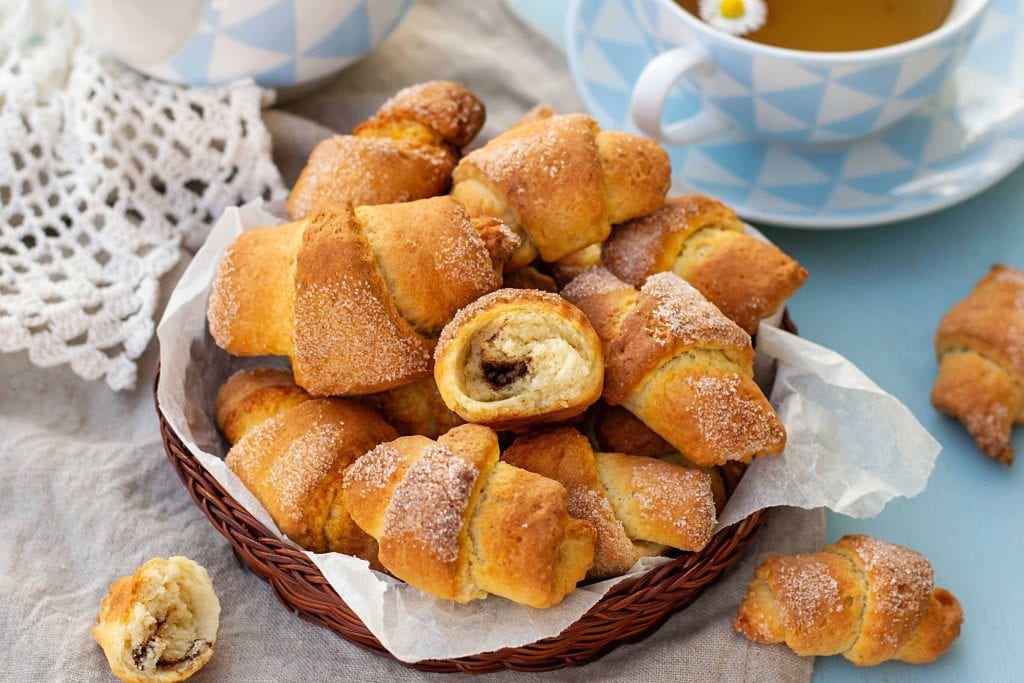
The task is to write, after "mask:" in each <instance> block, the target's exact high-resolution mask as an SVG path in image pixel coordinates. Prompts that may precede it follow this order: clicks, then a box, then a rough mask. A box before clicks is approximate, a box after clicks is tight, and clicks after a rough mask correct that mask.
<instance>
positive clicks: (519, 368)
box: [480, 360, 530, 389]
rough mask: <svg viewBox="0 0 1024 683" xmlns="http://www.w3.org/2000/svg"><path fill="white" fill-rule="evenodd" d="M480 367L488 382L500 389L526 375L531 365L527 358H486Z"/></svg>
mask: <svg viewBox="0 0 1024 683" xmlns="http://www.w3.org/2000/svg"><path fill="white" fill-rule="evenodd" d="M480 369H481V370H482V371H483V375H484V379H485V380H487V383H488V384H490V385H491V386H492V387H494V388H495V389H500V388H502V387H506V386H508V385H509V384H512V383H513V382H515V381H516V380H517V379H519V378H520V377H522V376H523V375H525V374H526V372H527V370H529V369H530V366H529V364H528V363H527V362H526V361H525V360H484V361H482V362H481V363H480Z"/></svg>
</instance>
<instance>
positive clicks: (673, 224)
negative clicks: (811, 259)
mask: <svg viewBox="0 0 1024 683" xmlns="http://www.w3.org/2000/svg"><path fill="white" fill-rule="evenodd" d="M601 258H602V260H603V262H604V266H605V267H606V268H607V269H608V270H610V271H611V272H612V273H614V274H615V275H616V276H617V277H619V278H620V279H622V280H624V281H625V282H628V283H629V284H631V285H633V286H634V287H639V286H640V285H642V284H643V283H644V281H645V280H646V279H647V278H648V277H650V276H651V275H654V274H655V273H661V272H664V271H671V272H674V273H675V274H676V275H678V276H679V277H681V278H683V279H684V280H686V281H687V282H689V283H690V284H691V285H693V286H694V287H695V288H696V289H697V291H699V292H700V293H701V294H703V295H704V296H705V297H707V299H708V301H710V302H711V303H713V304H715V306H717V307H718V308H719V309H720V310H721V311H722V313H724V314H725V315H726V317H728V318H729V319H730V320H732V321H733V322H735V323H736V324H737V325H739V326H740V327H742V328H743V329H744V330H746V331H747V333H749V334H755V333H756V332H757V325H758V323H759V322H760V321H761V320H763V319H764V318H767V317H768V316H770V315H771V314H772V313H774V312H775V311H776V310H778V308H779V307H780V306H782V304H783V302H784V301H785V300H786V299H788V298H789V297H790V296H792V294H793V292H795V291H796V290H797V289H798V288H799V287H800V285H802V284H803V282H804V280H805V279H807V271H806V270H804V269H803V268H802V267H800V264H799V263H797V262H796V261H794V260H793V259H792V258H790V257H789V256H787V255H786V254H784V253H783V252H782V251H781V250H780V249H779V248H778V247H776V246H775V245H773V244H770V243H768V242H765V241H762V240H759V239H756V238H754V237H751V236H750V235H748V234H746V233H745V232H744V231H743V223H742V221H740V219H739V218H737V217H736V214H735V213H734V212H733V210H732V209H730V208H729V207H727V206H726V205H725V204H722V203H721V202H719V201H718V200H716V199H712V198H710V197H705V196H703V195H698V194H691V195H686V196H682V197H670V198H669V199H668V200H667V201H666V203H665V207H664V208H662V209H659V210H658V211H655V212H654V213H652V214H650V215H647V216H643V217H641V218H635V219H633V220H631V221H627V222H625V223H622V224H620V225H616V226H615V228H614V230H613V231H612V234H611V236H610V237H609V238H608V241H607V242H605V243H604V245H602V251H601Z"/></svg>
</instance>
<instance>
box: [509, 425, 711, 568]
mask: <svg viewBox="0 0 1024 683" xmlns="http://www.w3.org/2000/svg"><path fill="white" fill-rule="evenodd" d="M501 458H502V460H504V461H505V462H507V463H509V464H510V465H515V466H516V467H521V468H523V469H526V470H530V471H531V472H536V473H537V474H541V475H543V476H545V477H548V478H550V479H554V480H555V481H557V482H560V483H561V484H562V485H563V486H565V490H566V492H567V494H568V496H569V498H568V500H569V514H570V515H571V516H573V517H576V518H577V519H584V520H586V521H588V522H590V523H591V524H593V525H594V529H595V530H596V532H597V545H596V546H595V547H594V566H593V567H591V569H590V573H589V574H588V576H590V577H591V578H607V577H610V576H618V575H620V574H624V573H625V572H627V571H629V569H630V568H631V567H632V566H633V565H634V564H635V563H636V561H637V560H638V559H640V558H641V557H644V556H649V555H660V554H662V553H663V552H664V551H665V550H666V549H667V548H677V549H679V550H701V549H702V548H704V547H705V546H706V545H707V544H708V542H709V541H710V540H711V533H712V530H713V529H714V528H715V521H716V519H715V501H714V497H713V495H712V491H711V478H710V476H708V475H707V474H706V473H704V472H701V471H699V470H695V469H689V468H685V467H680V466H678V465H673V464H671V463H667V462H663V461H661V460H657V459H654V458H645V457H641V456H634V455H623V454H621V453H594V451H593V449H592V448H591V447H590V442H589V441H587V438H586V437H585V436H583V435H582V434H580V433H579V432H578V431H576V430H575V429H573V428H572V427H562V428H560V429H555V430H552V431H547V432H540V433H536V434H530V435H528V436H521V437H519V438H518V439H516V440H515V442H513V444H512V445H511V446H509V448H508V449H507V450H506V451H505V452H504V453H503V454H502V456H501Z"/></svg>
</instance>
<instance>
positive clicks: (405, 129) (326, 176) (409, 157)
mask: <svg viewBox="0 0 1024 683" xmlns="http://www.w3.org/2000/svg"><path fill="white" fill-rule="evenodd" d="M483 124H484V105H483V104H482V103H481V102H480V100H478V99H477V98H476V96H475V95H474V94H473V93H472V92H470V91H469V90H467V89H466V88H464V87H463V86H461V85H459V84H458V83H453V82H451V81H431V82H429V83H420V84H419V85H413V86H410V87H408V88H405V89H404V90H401V91H400V92H398V93H397V94H396V95H395V96H394V97H392V98H391V99H390V100H388V101H387V102H385V103H384V104H383V105H382V106H381V108H380V109H378V110H377V113H376V114H375V115H374V116H373V117H371V118H369V119H367V120H366V121H363V122H362V123H361V124H359V125H358V126H356V128H355V130H354V131H353V132H352V135H335V136H332V137H330V138H327V139H326V140H323V141H321V142H320V143H319V144H317V146H316V147H314V148H313V152H312V153H311V154H310V155H309V161H308V162H307V163H306V167H305V168H303V169H302V173H301V175H299V179H298V180H297V181H295V187H294V188H292V192H291V194H290V195H289V196H288V203H287V206H286V208H287V211H288V216H289V217H291V218H292V219H293V220H297V219H299V218H305V217H306V216H310V215H312V214H313V213H314V212H316V211H317V210H319V209H324V208H329V207H331V206H338V205H342V204H352V205H354V206H373V205H376V204H391V203H394V202H407V201H411V200H415V199H426V198H428V197H435V196H437V195H440V194H444V193H445V192H446V191H447V190H448V186H449V185H450V184H451V179H452V170H453V169H454V168H455V164H456V163H457V162H458V160H459V155H460V153H461V149H462V147H465V146H466V145H468V144H469V143H470V141H472V140H473V138H474V137H476V134H477V133H478V132H480V128H481V127H482V126H483Z"/></svg>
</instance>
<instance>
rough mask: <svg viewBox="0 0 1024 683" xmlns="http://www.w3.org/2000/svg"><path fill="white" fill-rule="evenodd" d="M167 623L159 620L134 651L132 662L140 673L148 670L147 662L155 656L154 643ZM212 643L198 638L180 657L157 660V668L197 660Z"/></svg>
mask: <svg viewBox="0 0 1024 683" xmlns="http://www.w3.org/2000/svg"><path fill="white" fill-rule="evenodd" d="M166 621H167V617H163V618H161V619H158V620H157V622H156V625H155V626H154V628H153V632H152V633H150V634H149V635H148V636H147V637H146V639H145V640H144V641H142V643H141V644H139V646H138V647H137V648H135V649H133V650H132V661H133V662H135V668H137V669H138V670H139V671H145V670H146V660H147V659H149V658H150V656H152V654H153V641H154V640H156V639H157V638H158V637H159V636H160V628H161V627H162V626H163V625H164V623H165V622H166ZM209 645H210V643H209V642H208V641H206V640H203V639H202V638H197V639H196V640H193V641H192V642H191V643H189V644H188V649H187V650H185V653H184V654H183V655H181V656H180V657H175V658H173V659H171V658H169V657H168V658H164V657H161V658H160V659H158V660H157V662H156V666H157V668H158V669H166V668H170V667H173V666H178V665H179V664H182V663H184V662H187V661H189V660H191V659H195V657H197V656H198V655H199V654H200V653H202V652H203V651H204V650H205V649H206V648H207V647H208V646H209Z"/></svg>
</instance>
